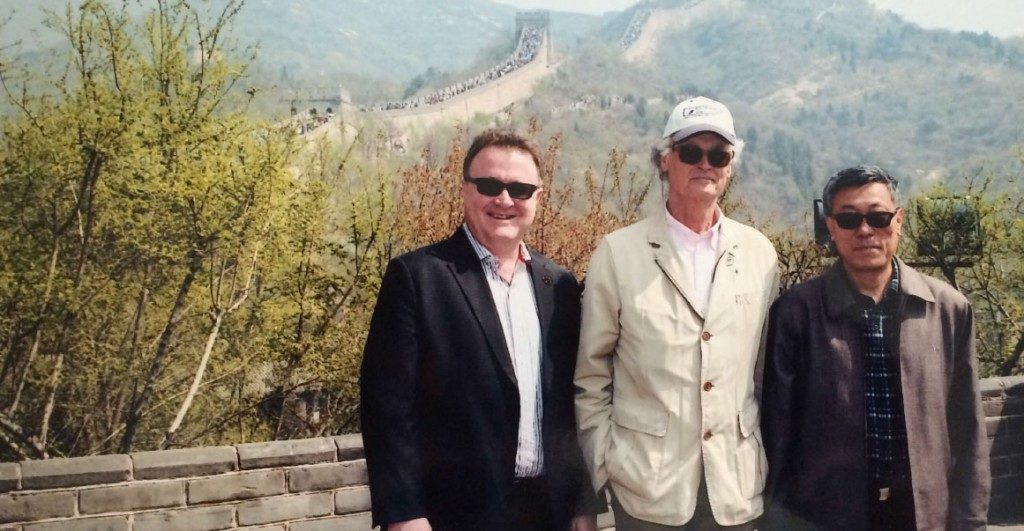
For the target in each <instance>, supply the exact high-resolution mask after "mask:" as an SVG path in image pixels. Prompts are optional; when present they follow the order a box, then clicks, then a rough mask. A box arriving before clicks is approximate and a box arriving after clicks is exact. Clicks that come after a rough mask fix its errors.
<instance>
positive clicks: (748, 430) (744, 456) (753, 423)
mask: <svg viewBox="0 0 1024 531" xmlns="http://www.w3.org/2000/svg"><path fill="white" fill-rule="evenodd" d="M760 421H761V418H760V410H759V409H758V406H757V402H756V401H753V400H750V401H748V402H747V403H746V404H744V406H743V409H742V410H740V411H739V412H738V413H737V415H736V424H737V426H738V428H739V430H738V431H739V438H738V440H737V442H736V474H737V478H736V479H737V481H738V482H739V487H740V494H742V495H743V496H744V497H746V498H747V499H750V498H753V497H755V496H759V495H760V494H761V491H763V490H764V484H765V479H767V478H766V476H767V472H768V459H767V457H765V454H764V448H763V444H762V442H761V428H760V425H759V424H760Z"/></svg>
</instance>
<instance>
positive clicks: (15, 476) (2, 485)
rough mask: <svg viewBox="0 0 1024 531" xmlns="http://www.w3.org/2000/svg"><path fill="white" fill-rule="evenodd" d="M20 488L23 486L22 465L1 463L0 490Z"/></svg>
mask: <svg viewBox="0 0 1024 531" xmlns="http://www.w3.org/2000/svg"><path fill="white" fill-rule="evenodd" d="M19 488H21V465H19V464H18V463H0V492H10V491H12V490H18V489H19Z"/></svg>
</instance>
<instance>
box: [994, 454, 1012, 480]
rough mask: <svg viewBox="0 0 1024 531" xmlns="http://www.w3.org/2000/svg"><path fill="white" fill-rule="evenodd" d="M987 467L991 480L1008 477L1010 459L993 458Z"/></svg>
mask: <svg viewBox="0 0 1024 531" xmlns="http://www.w3.org/2000/svg"><path fill="white" fill-rule="evenodd" d="M989 467H990V469H991V471H992V477H993V478H1001V477H1003V476H1008V475H1010V458H1009V457H993V458H992V459H991V460H990V461H989Z"/></svg>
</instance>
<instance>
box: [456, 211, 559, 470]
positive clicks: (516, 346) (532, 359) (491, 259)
mask: <svg viewBox="0 0 1024 531" xmlns="http://www.w3.org/2000/svg"><path fill="white" fill-rule="evenodd" d="M462 229H463V230H465V231H466V236H467V237H468V238H469V243H470V244H471V245H472V246H473V250H474V251H476V255H477V257H479V258H480V261H481V262H482V265H483V268H484V273H485V276H486V277H487V285H488V286H489V287H490V288H491V296H492V297H493V298H494V306H495V308H496V309H497V310H498V319H499V320H500V321H501V329H502V332H504V335H505V345H506V346H507V347H508V352H509V355H511V356H512V366H513V368H514V369H515V373H516V381H517V383H518V384H519V437H518V441H519V442H518V444H517V445H516V470H515V476H516V477H517V478H527V477H536V476H539V475H541V474H542V473H543V472H544V451H543V446H542V443H541V421H542V418H543V410H542V407H541V406H542V404H543V402H542V396H541V394H542V393H541V387H540V361H541V341H540V318H539V317H538V312H537V300H536V297H535V296H534V293H533V280H532V279H531V278H530V275H529V272H528V271H527V270H526V263H527V262H529V261H530V252H529V251H528V250H527V249H526V245H525V244H522V243H520V244H519V260H516V267H515V271H514V272H513V273H512V280H511V281H510V282H506V281H505V279H503V278H501V275H500V274H499V273H498V269H499V266H500V263H499V261H498V258H497V257H496V256H494V255H493V254H491V252H490V251H488V250H487V248H486V247H484V246H483V245H481V244H480V242H478V241H477V240H476V238H474V237H473V233H472V232H470V230H469V226H467V225H466V224H463V225H462Z"/></svg>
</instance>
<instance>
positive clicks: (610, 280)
mask: <svg viewBox="0 0 1024 531" xmlns="http://www.w3.org/2000/svg"><path fill="white" fill-rule="evenodd" d="M612 258H613V257H612V249H611V246H610V245H609V243H608V239H607V238H605V239H604V240H602V241H601V244H600V245H599V246H598V248H597V250H596V251H594V255H593V257H592V258H591V260H590V265H589V266H588V268H587V278H586V283H585V288H584V290H583V312H582V324H581V328H580V346H579V355H578V356H577V359H576V376H575V382H576V422H577V425H578V427H579V434H580V447H581V448H582V449H583V457H584V459H585V460H586V463H587V468H588V469H589V472H590V479H591V481H592V482H593V486H594V489H596V490H601V489H602V488H604V486H605V483H607V481H608V472H607V471H606V470H605V453H606V452H607V450H608V446H609V438H610V436H611V435H610V432H611V410H612V355H613V353H614V350H615V345H616V343H617V342H618V339H619V310H620V306H621V304H620V301H619V295H618V283H617V281H616V278H615V267H614V262H613V259H612Z"/></svg>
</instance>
